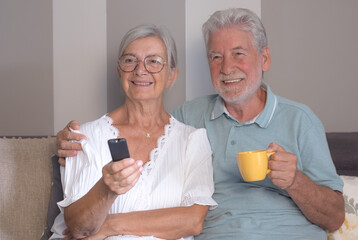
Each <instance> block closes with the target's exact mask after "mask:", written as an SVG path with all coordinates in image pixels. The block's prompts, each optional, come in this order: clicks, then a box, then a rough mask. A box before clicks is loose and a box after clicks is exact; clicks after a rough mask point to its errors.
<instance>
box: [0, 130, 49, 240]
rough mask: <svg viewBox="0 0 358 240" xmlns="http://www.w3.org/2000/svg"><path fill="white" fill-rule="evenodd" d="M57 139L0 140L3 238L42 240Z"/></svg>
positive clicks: (0, 203) (0, 234) (0, 236)
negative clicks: (52, 159) (52, 161)
mask: <svg viewBox="0 0 358 240" xmlns="http://www.w3.org/2000/svg"><path fill="white" fill-rule="evenodd" d="M55 150H56V146H55V138H54V137H51V138H38V139H35V138H32V139H4V138H2V139H0V182H1V184H0V239H12V240H17V239H19V240H20V239H21V240H23V239H40V237H41V235H42V232H43V229H44V226H45V222H46V215H47V206H48V201H49V197H50V189H51V177H52V167H51V160H50V158H51V156H52V155H53V154H54V153H55Z"/></svg>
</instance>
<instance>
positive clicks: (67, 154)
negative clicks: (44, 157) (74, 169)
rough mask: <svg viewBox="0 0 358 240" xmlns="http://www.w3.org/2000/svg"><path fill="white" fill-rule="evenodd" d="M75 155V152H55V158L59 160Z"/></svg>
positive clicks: (59, 150)
mask: <svg viewBox="0 0 358 240" xmlns="http://www.w3.org/2000/svg"><path fill="white" fill-rule="evenodd" d="M76 155H77V151H76V150H62V149H58V150H57V156H59V157H60V158H66V157H74V156H76Z"/></svg>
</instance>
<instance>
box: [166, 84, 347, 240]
mask: <svg viewBox="0 0 358 240" xmlns="http://www.w3.org/2000/svg"><path fill="white" fill-rule="evenodd" d="M261 87H262V88H264V89H265V90H266V92H267V98H266V105H265V107H264V109H263V111H262V112H261V113H260V114H259V115H258V116H257V117H256V118H255V119H254V120H252V121H249V122H238V121H237V120H236V119H235V118H233V117H232V116H231V115H230V114H229V113H228V111H227V110H226V108H225V106H224V104H223V100H222V98H221V97H220V96H218V95H209V96H204V97H200V98H197V99H195V100H192V101H189V102H186V103H185V104H184V105H182V106H181V107H179V108H177V109H175V110H174V111H173V112H172V115H173V116H174V117H175V118H176V119H178V120H179V121H182V122H184V123H186V124H189V125H192V126H194V127H197V128H203V127H204V128H206V129H207V133H208V138H209V141H210V144H211V148H212V151H213V168H214V182H215V192H214V195H213V198H214V199H215V200H216V201H217V203H218V207H217V208H216V209H214V210H212V211H209V212H208V215H207V218H206V221H205V224H204V228H203V232H202V234H200V235H199V236H197V237H196V239H203V240H204V239H205V240H211V239H213V240H214V239H215V240H218V239H220V240H232V239H245V240H250V239H253V240H260V239H265V240H270V239H272V240H281V239H282V240H290V239H312V240H320V239H322V240H325V239H326V233H325V231H324V230H322V229H321V228H320V227H318V226H316V225H314V224H312V223H310V222H309V221H308V220H307V219H306V218H305V217H304V216H303V214H302V213H301V211H300V210H299V209H298V207H297V206H296V204H295V203H294V202H293V200H292V199H291V198H290V196H289V195H288V194H287V192H286V191H285V190H282V189H280V188H278V187H276V186H275V185H274V184H273V183H272V182H271V180H270V179H269V178H268V177H266V178H265V179H264V180H262V181H257V182H245V181H244V180H243V178H242V176H241V174H240V172H239V169H238V166H237V161H236V153H238V152H242V151H250V150H260V149H266V148H267V147H268V145H269V144H270V143H271V142H275V143H277V144H279V145H281V146H283V147H284V148H285V149H286V151H288V152H291V153H293V154H295V155H296V156H297V167H298V169H299V170H300V171H302V172H303V173H304V174H305V175H307V176H308V177H309V178H310V179H311V180H313V181H314V182H315V183H317V184H319V185H324V186H327V187H330V188H331V189H333V190H338V191H342V188H343V182H342V180H341V179H340V177H339V176H338V175H337V173H336V169H335V167H334V165H333V162H332V159H331V155H330V152H329V148H328V144H327V140H326V135H325V130H324V127H323V124H322V123H321V121H320V120H319V119H318V118H317V117H316V115H315V114H314V113H313V112H312V111H311V110H310V109H309V108H308V107H307V106H305V105H303V104H299V103H296V102H293V101H290V100H288V99H285V98H282V97H279V96H276V95H274V94H273V93H272V91H271V90H270V88H269V86H268V85H266V84H263V85H262V86H261Z"/></svg>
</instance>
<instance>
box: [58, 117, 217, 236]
mask: <svg viewBox="0 0 358 240" xmlns="http://www.w3.org/2000/svg"><path fill="white" fill-rule="evenodd" d="M80 132H81V133H83V134H85V135H86V136H87V139H88V140H84V141H82V142H81V145H82V148H83V151H82V152H79V153H78V154H77V156H76V157H71V158H67V160H66V167H65V168H63V169H61V171H62V172H61V178H62V185H63V190H64V200H63V201H61V202H59V203H58V205H59V207H60V209H61V214H60V215H59V217H57V219H56V221H55V224H54V227H53V229H52V230H53V231H55V234H54V235H53V236H52V237H53V238H55V237H62V234H61V233H62V231H63V230H64V229H65V224H64V220H63V215H62V214H63V208H64V207H67V206H69V205H70V204H71V203H73V202H75V201H76V200H78V199H79V198H81V197H82V196H84V195H85V194H86V193H87V192H88V191H89V190H90V189H91V188H92V187H93V186H94V185H95V183H96V182H97V181H98V180H99V179H100V178H101V177H102V167H103V166H104V165H106V164H107V163H108V162H110V161H111V155H110V151H109V148H108V143H107V141H108V139H111V138H116V137H117V136H118V129H117V128H115V127H113V126H112V119H111V118H110V117H108V116H106V115H105V116H103V117H101V118H100V119H98V120H95V121H93V122H89V123H86V124H83V125H82V126H81V129H80ZM211 155H212V152H211V148H210V144H209V141H208V138H207V135H206V130H205V129H195V128H193V127H191V126H188V125H185V124H183V123H181V122H179V121H177V120H176V119H175V118H174V117H171V118H170V123H169V124H168V125H166V126H165V134H164V135H163V136H161V137H160V138H159V139H158V143H157V148H155V149H153V150H152V151H151V153H150V161H149V162H147V163H146V164H144V166H143V167H144V169H143V172H142V175H141V177H140V178H139V180H138V182H137V183H136V185H135V186H134V187H133V188H132V189H131V190H129V191H128V192H127V193H125V194H122V195H119V196H118V197H117V199H116V200H115V202H114V203H113V205H112V207H111V209H110V211H109V213H110V214H113V213H125V212H132V211H140V210H150V209H158V208H168V207H177V206H191V205H193V204H194V203H195V204H200V205H208V206H209V209H213V208H215V207H216V206H217V203H216V202H215V201H214V200H213V199H212V194H213V192H214V183H213V168H212V158H211ZM56 226H57V227H56ZM107 239H157V238H155V237H153V236H148V237H138V236H128V235H126V236H114V237H110V238H107ZM185 239H193V237H189V238H185Z"/></svg>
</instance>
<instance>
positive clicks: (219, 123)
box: [58, 9, 344, 240]
mask: <svg viewBox="0 0 358 240" xmlns="http://www.w3.org/2000/svg"><path fill="white" fill-rule="evenodd" d="M203 34H204V40H205V43H206V48H207V54H208V62H209V66H210V73H211V82H212V84H213V86H214V88H215V89H216V91H217V93H218V94H217V95H211V96H205V97H200V98H198V99H195V100H193V101H190V102H186V103H185V104H184V105H182V106H181V107H180V108H178V109H175V110H174V111H173V112H172V114H173V116H174V117H175V118H177V119H178V120H181V121H183V122H184V123H186V124H191V125H193V126H194V127H205V128H206V129H207V132H208V137H209V140H210V144H211V147H212V150H213V167H214V181H215V193H214V196H213V197H214V199H215V200H216V201H217V202H218V204H219V206H218V208H217V209H215V210H213V211H209V213H208V215H207V218H206V221H205V226H204V229H203V232H202V234H201V235H199V236H197V239H205V240H210V239H215V240H217V239H246V240H247V239H274V240H279V239H282V240H283V239H284V240H288V239H312V240H319V239H322V240H323V239H326V234H325V230H329V231H333V230H336V229H338V228H339V227H340V226H341V224H342V222H343V220H344V201H343V197H342V193H341V192H342V187H343V182H342V181H341V179H340V178H339V176H338V175H337V174H336V171H335V168H334V165H333V163H332V159H331V156H330V153H329V149H328V145H327V142H326V138H325V131H324V127H323V125H322V123H321V121H320V120H319V119H318V118H317V117H316V116H315V115H314V113H313V112H312V111H311V110H310V109H309V108H308V107H307V106H304V105H302V104H299V103H295V102H293V101H290V100H287V99H285V98H282V97H279V96H276V95H275V94H273V93H272V91H271V89H270V88H269V86H268V85H267V84H265V83H263V82H262V76H263V72H265V71H268V70H269V68H270V63H271V58H270V51H269V48H268V46H267V39H266V33H265V29H264V27H263V25H262V23H261V21H260V19H259V18H258V17H257V16H256V15H255V14H254V13H253V12H251V11H249V10H247V9H228V10H224V11H218V12H215V13H214V14H213V15H212V16H211V17H210V18H209V20H208V21H207V22H206V23H204V25H203ZM70 125H71V127H72V128H77V127H78V125H77V123H76V122H72V123H70ZM81 137H83V136H80V135H76V134H75V133H70V132H69V130H68V128H65V129H64V130H62V131H61V132H59V134H58V145H59V146H61V147H60V148H61V149H59V151H58V154H59V156H61V157H66V156H70V155H73V154H75V151H73V150H72V151H71V150H69V149H77V150H80V147H79V145H75V144H74V143H69V142H67V140H69V139H80V138H81ZM257 149H267V150H268V151H269V152H272V151H273V152H275V154H274V155H272V157H271V160H270V161H269V168H270V169H271V172H270V173H269V174H268V177H267V178H266V179H264V180H262V181H256V182H245V181H244V180H243V178H242V176H241V174H240V173H239V171H238V167H237V163H236V153H237V152H241V151H249V150H257Z"/></svg>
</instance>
